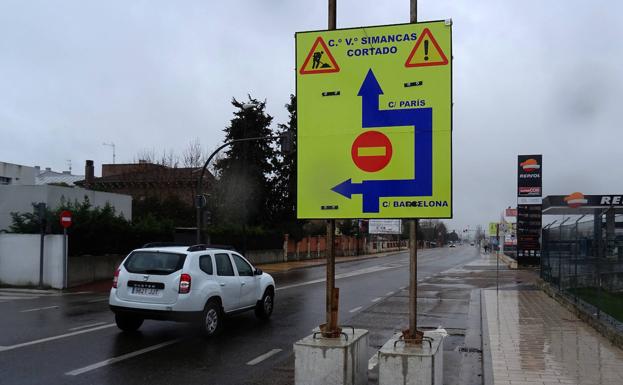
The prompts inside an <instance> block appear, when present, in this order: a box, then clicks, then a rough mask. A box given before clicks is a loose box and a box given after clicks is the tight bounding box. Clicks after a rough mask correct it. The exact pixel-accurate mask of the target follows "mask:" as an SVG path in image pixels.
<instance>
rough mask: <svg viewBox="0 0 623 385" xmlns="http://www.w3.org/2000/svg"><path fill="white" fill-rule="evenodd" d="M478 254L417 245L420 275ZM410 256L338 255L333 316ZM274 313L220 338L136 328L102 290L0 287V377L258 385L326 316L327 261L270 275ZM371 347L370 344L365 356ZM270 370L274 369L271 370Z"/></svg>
mask: <svg viewBox="0 0 623 385" xmlns="http://www.w3.org/2000/svg"><path fill="white" fill-rule="evenodd" d="M477 257H478V251H477V249H476V248H475V247H470V246H462V247H457V248H440V249H430V250H426V251H423V252H422V251H420V255H419V263H418V280H423V281H425V280H426V279H428V278H430V277H432V276H433V275H435V274H438V273H440V272H443V271H445V270H448V269H451V268H453V267H458V266H461V265H463V264H465V263H467V262H469V261H472V260H474V259H476V258H477ZM408 270H409V268H408V254H407V252H406V251H405V252H402V253H397V254H394V255H389V256H386V257H382V258H374V259H368V260H363V261H355V262H348V263H341V264H338V265H337V266H336V286H338V287H339V288H340V316H339V317H340V323H342V324H348V321H349V320H350V319H352V318H353V317H354V316H356V315H357V313H358V312H360V311H362V310H365V309H366V307H369V306H371V305H372V304H374V303H377V302H379V301H383V299H384V298H386V297H388V296H391V295H392V294H393V293H395V292H396V291H398V290H401V289H402V288H404V287H406V286H407V285H408ZM273 276H274V277H275V281H276V283H277V293H276V299H275V301H276V303H275V310H274V313H273V316H272V319H271V320H270V321H269V322H259V321H258V320H257V319H256V318H255V316H254V315H253V314H252V312H251V313H247V314H241V315H238V316H235V317H231V318H230V319H228V320H227V326H226V328H225V330H224V332H223V334H222V335H221V336H219V337H218V338H216V339H213V340H204V339H202V338H200V337H199V336H198V335H197V334H196V333H195V332H194V330H193V328H192V327H190V326H187V325H185V324H176V323H171V322H159V321H145V323H144V324H143V326H142V327H141V329H140V332H139V333H136V334H124V333H122V332H120V331H119V330H118V329H117V327H116V326H115V324H114V319H113V315H112V313H111V312H110V310H109V309H108V303H107V296H106V294H105V293H74V294H64V295H50V294H45V293H37V292H33V293H25V292H19V293H15V292H12V291H11V290H7V289H2V290H0V314H1V315H2V316H1V317H0V384H150V385H156V384H171V383H185V384H256V383H265V382H266V381H267V379H268V378H270V377H271V376H272V377H274V376H275V373H277V375H278V373H279V370H278V368H279V367H280V366H282V365H283V363H284V361H285V360H287V359H288V357H290V356H291V353H292V344H293V343H294V342H295V341H296V340H298V339H300V338H302V337H304V336H306V335H309V334H310V333H311V331H312V329H313V328H314V327H316V326H318V325H319V324H320V323H323V322H324V317H325V314H324V299H325V293H324V288H325V282H324V276H325V268H324V266H319V267H313V268H305V269H298V270H293V271H289V272H287V273H278V274H273ZM373 354H374V351H371V352H370V354H369V355H370V356H372V355H373ZM275 368H277V370H275Z"/></svg>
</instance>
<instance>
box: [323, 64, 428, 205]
mask: <svg viewBox="0 0 623 385" xmlns="http://www.w3.org/2000/svg"><path fill="white" fill-rule="evenodd" d="M357 95H358V96H361V123H362V127H363V128H373V127H396V126H414V138H415V143H414V148H415V166H414V172H415V175H414V177H413V179H401V180H364V181H362V182H361V183H353V182H352V181H351V179H348V180H345V181H344V182H342V183H340V184H338V185H337V186H335V187H333V188H332V189H331V190H333V191H335V192H336V193H338V194H341V195H343V196H345V197H346V198H348V199H350V198H351V196H352V195H353V194H362V197H363V212H364V213H378V212H379V198H381V197H415V196H431V195H433V136H432V127H433V109H432V108H430V107H429V108H410V109H401V110H381V109H379V95H383V89H382V88H381V86H380V84H379V82H378V81H377V80H376V77H375V76H374V72H372V69H370V70H369V71H368V73H367V74H366V78H365V79H364V80H363V83H362V84H361V88H360V89H359V93H358V94H357Z"/></svg>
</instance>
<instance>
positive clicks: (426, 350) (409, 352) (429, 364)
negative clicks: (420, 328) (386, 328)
mask: <svg viewBox="0 0 623 385" xmlns="http://www.w3.org/2000/svg"><path fill="white" fill-rule="evenodd" d="M424 336H425V337H430V338H432V339H433V341H432V343H431V346H430V347H429V345H428V343H427V342H424V343H423V344H422V346H411V345H407V344H405V343H404V342H402V341H400V342H398V343H397V344H396V346H395V347H394V343H395V342H396V341H398V340H399V339H400V334H396V335H394V336H393V337H392V338H391V339H390V340H389V341H387V342H386V343H385V345H383V347H382V348H381V350H379V384H383V385H442V384H443V339H444V336H443V335H441V334H439V333H432V332H425V333H424Z"/></svg>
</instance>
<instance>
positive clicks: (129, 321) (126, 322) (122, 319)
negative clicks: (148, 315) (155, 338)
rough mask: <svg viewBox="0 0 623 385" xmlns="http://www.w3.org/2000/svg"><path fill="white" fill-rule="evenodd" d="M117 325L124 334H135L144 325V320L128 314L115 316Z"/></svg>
mask: <svg viewBox="0 0 623 385" xmlns="http://www.w3.org/2000/svg"><path fill="white" fill-rule="evenodd" d="M115 323H117V327H118V328H119V329H121V330H123V331H124V332H135V331H137V330H138V328H140V327H141V325H142V324H143V319H142V318H139V317H135V316H131V315H126V314H115Z"/></svg>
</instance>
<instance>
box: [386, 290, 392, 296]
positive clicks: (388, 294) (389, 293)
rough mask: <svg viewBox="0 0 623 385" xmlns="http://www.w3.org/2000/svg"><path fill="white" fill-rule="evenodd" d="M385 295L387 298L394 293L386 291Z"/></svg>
mask: <svg viewBox="0 0 623 385" xmlns="http://www.w3.org/2000/svg"><path fill="white" fill-rule="evenodd" d="M385 295H386V296H388V297H389V296H390V295H394V292H393V291H388V292H387V294H385Z"/></svg>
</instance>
